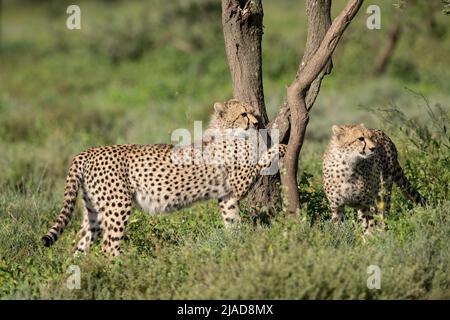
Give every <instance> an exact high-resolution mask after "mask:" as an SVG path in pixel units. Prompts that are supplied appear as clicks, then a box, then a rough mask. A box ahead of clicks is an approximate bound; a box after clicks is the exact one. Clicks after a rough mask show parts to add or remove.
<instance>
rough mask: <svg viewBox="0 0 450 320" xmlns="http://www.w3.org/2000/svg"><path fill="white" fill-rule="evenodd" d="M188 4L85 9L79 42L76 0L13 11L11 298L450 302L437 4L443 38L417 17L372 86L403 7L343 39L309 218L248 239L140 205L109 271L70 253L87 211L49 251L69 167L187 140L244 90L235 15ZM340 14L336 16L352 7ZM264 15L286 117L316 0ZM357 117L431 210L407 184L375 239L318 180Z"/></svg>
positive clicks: (446, 71)
mask: <svg viewBox="0 0 450 320" xmlns="http://www.w3.org/2000/svg"><path fill="white" fill-rule="evenodd" d="M179 2H180V3H183V4H177V3H178V2H175V1H162V0H154V1H145V3H146V4H144V1H118V0H116V1H79V2H78V3H79V5H80V7H81V11H82V29H81V30H75V31H69V30H67V29H66V28H65V20H66V17H67V15H66V13H65V11H66V8H67V6H68V5H69V4H71V2H69V1H62V0H58V1H40V2H37V3H36V2H35V1H25V0H21V1H14V2H13V1H4V5H3V8H2V13H1V14H2V30H1V31H2V37H1V42H0V45H1V47H0V50H1V51H0V70H1V76H0V150H1V151H0V298H4V299H29V298H33V299H41V298H44V299H58V298H62V299H71V298H80V299H81V298H82V299H110V298H115V299H122V298H124V299H133V298H137V299H172V298H181V299H195V298H197V299H204V298H233V299H235V298H247V299H258V298H260V299H278V298H292V299H315V298H324V299H341V298H344V299H347V298H349V299H387V298H393V299H401V298H408V299H432V298H437V299H449V298H450V286H449V280H450V276H449V274H448V270H450V249H449V243H450V215H449V214H450V202H449V183H450V171H449V168H450V150H449V148H450V135H449V132H448V130H449V128H448V126H449V123H450V121H449V110H450V103H449V102H450V94H449V92H450V64H449V62H450V61H449V60H448V48H450V37H449V33H450V29H449V27H448V26H449V25H448V21H446V20H448V17H447V16H445V15H444V14H442V12H441V10H436V12H435V17H434V19H435V23H436V26H437V27H436V28H437V29H436V30H438V32H434V33H433V32H431V31H430V30H431V29H430V30H429V29H428V27H427V24H426V23H425V22H426V21H428V20H426V18H425V17H422V15H420V14H418V13H416V12H414V14H413V15H412V18H411V19H417V23H415V24H413V23H409V24H408V25H407V26H406V28H405V30H404V33H403V35H402V38H401V40H400V43H399V47H398V48H397V49H396V51H395V52H394V56H393V60H392V63H391V64H390V66H389V68H388V71H387V73H386V74H385V75H384V76H383V77H381V78H372V77H371V76H370V75H369V74H370V72H371V69H372V67H373V65H374V62H375V59H376V56H377V53H378V52H379V51H380V50H381V49H382V44H383V43H384V40H385V38H386V35H387V32H388V26H389V21H390V17H391V15H392V14H393V10H394V8H393V7H390V6H389V5H388V4H387V3H386V2H384V1H372V3H373V4H377V3H378V4H379V5H380V6H381V8H382V29H381V30H373V31H369V30H367V29H366V27H365V18H366V15H365V8H366V7H365V6H366V5H364V6H363V8H362V9H361V12H360V13H359V14H358V16H357V18H356V19H355V21H353V22H352V24H351V25H350V27H349V28H348V30H347V31H346V34H345V37H344V40H343V41H342V42H341V43H340V44H339V45H338V49H337V52H336V53H335V55H334V70H333V73H332V75H330V76H328V77H327V78H326V79H325V81H324V83H323V86H322V90H321V93H320V95H319V98H318V100H317V102H316V105H315V106H314V109H313V111H312V112H311V121H310V125H309V131H308V134H307V137H306V142H305V145H304V147H303V153H302V155H301V171H302V174H301V175H299V185H300V188H301V197H302V202H303V206H304V208H303V209H304V210H303V211H302V213H301V215H300V216H299V217H298V218H296V219H291V218H288V217H286V215H285V213H284V212H280V214H279V215H278V216H277V217H275V218H274V219H273V221H272V222H271V225H270V226H261V225H254V224H253V223H252V222H251V219H250V218H249V217H247V216H246V215H245V212H243V215H244V217H245V219H244V220H245V223H244V225H243V226H242V228H241V229H240V230H237V231H236V232H234V233H233V234H227V233H226V232H225V230H224V229H223V226H222V223H221V220H220V219H221V218H220V215H219V214H218V210H217V208H216V204H215V202H214V201H212V202H208V203H201V204H198V205H195V206H193V207H191V208H187V209H184V210H182V211H180V212H176V213H173V214H171V215H162V216H150V215H147V214H144V213H142V212H140V211H139V210H135V211H134V215H133V216H132V221H131V223H130V225H129V227H128V230H127V232H126V236H127V238H126V240H125V243H124V254H123V256H121V257H120V258H118V259H116V260H114V261H109V260H107V259H106V258H105V257H104V256H103V255H102V254H101V253H100V250H99V248H98V247H95V248H94V249H93V251H92V252H91V253H89V254H88V255H86V256H82V257H79V258H73V257H72V255H71V253H72V252H71V250H72V242H73V241H74V239H75V236H76V232H77V231H78V226H79V224H80V220H81V210H80V208H79V207H77V209H76V217H75V218H74V219H73V220H72V222H71V224H70V225H69V227H68V228H67V229H66V231H65V233H64V235H63V236H62V237H61V238H60V239H59V240H58V241H57V242H56V244H55V245H54V246H53V247H51V248H50V249H47V248H44V247H42V246H41V243H40V238H41V236H42V235H43V234H44V233H45V232H46V231H47V229H48V227H49V226H50V224H51V223H53V221H54V219H55V217H56V215H57V213H58V211H59V207H60V205H61V199H62V194H63V186H64V182H65V174H66V170H67V165H68V162H69V161H70V158H71V157H73V156H74V155H75V154H77V153H78V152H80V151H82V150H84V149H86V148H88V147H91V146H95V145H103V144H115V143H156V142H169V141H170V133H171V131H172V130H174V129H176V128H180V127H186V128H188V129H191V130H192V129H193V121H194V120H205V121H206V120H207V119H208V117H209V114H210V111H211V108H212V105H213V103H214V102H215V101H220V100H226V99H228V98H229V97H230V96H231V80H230V75H229V71H228V66H227V64H226V56H225V50H224V48H223V38H222V35H221V18H220V8H218V7H217V6H216V5H214V3H216V1H213V0H188V1H182V2H181V1H179ZM372 3H371V4H372ZM334 5H335V6H336V8H334V10H333V12H334V13H335V14H336V13H337V12H338V10H339V9H340V7H342V6H343V5H344V2H339V3H337V2H336V4H334ZM264 8H265V18H264V19H265V34H264V43H263V49H264V76H265V78H264V85H265V95H266V101H267V105H268V111H269V115H270V116H273V115H274V114H275V113H276V111H277V109H278V107H279V106H280V104H281V103H282V101H283V99H284V95H285V86H286V85H287V84H289V83H290V81H291V80H292V78H293V77H294V75H295V71H296V68H297V64H298V59H299V57H300V54H301V50H302V46H303V45H304V43H305V39H306V29H305V26H306V21H305V13H304V12H303V3H302V1H288V0H283V1H280V0H277V1H270V0H269V1H264ZM427 12H428V11H427ZM407 13H408V12H407ZM421 19H422V20H421ZM422 21H423V24H421V23H422ZM411 25H416V26H423V28H417V27H415V28H414V27H411ZM406 88H408V89H409V90H408V89H406ZM411 90H412V91H411ZM417 93H421V94H423V95H424V97H426V99H423V97H421V96H420V95H418V94H417ZM358 122H364V123H366V125H368V126H372V127H378V128H380V129H383V130H385V131H386V132H387V133H388V134H389V135H390V136H391V137H392V138H393V140H394V141H395V142H396V144H397V146H398V149H399V154H400V161H401V163H402V166H403V167H404V169H405V172H406V174H407V176H408V177H410V179H411V181H412V182H413V184H414V185H415V186H417V188H418V189H419V190H420V192H421V193H423V194H424V195H425V196H426V197H427V198H428V199H430V205H429V206H428V207H426V208H421V207H416V206H413V205H412V204H411V203H410V202H408V201H407V200H406V198H405V197H404V196H403V195H402V194H401V193H400V192H399V190H398V189H395V190H394V195H393V207H392V212H391V215H390V216H389V218H388V225H389V228H388V230H386V231H383V232H379V233H376V234H374V235H373V236H372V237H370V238H369V239H363V238H362V236H361V234H360V232H359V231H358V228H357V226H356V225H355V223H356V219H355V215H354V213H353V212H352V211H350V210H349V211H348V212H347V213H346V214H347V219H346V222H345V224H344V226H342V227H336V226H333V225H332V224H331V223H330V221H329V208H328V204H327V201H326V199H325V197H324V193H323V191H322V186H321V178H320V174H321V172H320V166H321V160H320V159H321V158H320V157H321V154H322V152H323V150H324V148H325V145H326V143H327V140H328V138H329V135H330V131H331V130H330V127H331V124H333V123H358ZM244 211H245V210H244ZM70 265H78V266H79V267H80V270H81V289H79V290H76V289H75V290H69V289H67V287H66V280H67V278H68V277H69V274H68V273H67V270H68V268H69V266H70ZM369 265H378V266H379V267H380V268H381V273H382V280H381V289H380V290H370V289H368V288H367V286H366V281H367V278H368V276H369V275H368V274H367V267H368V266H369Z"/></svg>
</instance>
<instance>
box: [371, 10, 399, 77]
mask: <svg viewBox="0 0 450 320" xmlns="http://www.w3.org/2000/svg"><path fill="white" fill-rule="evenodd" d="M401 33H402V25H401V14H400V13H398V12H396V14H395V18H394V23H393V24H392V26H391V28H390V29H389V33H388V38H387V40H386V44H385V46H384V48H383V51H381V53H380V55H379V56H378V58H377V60H376V63H375V68H374V70H373V74H374V75H375V76H381V75H382V74H384V73H385V71H386V69H387V66H388V65H389V62H390V61H391V58H392V55H393V54H394V51H395V48H396V47H397V44H398V41H399V39H400V35H401Z"/></svg>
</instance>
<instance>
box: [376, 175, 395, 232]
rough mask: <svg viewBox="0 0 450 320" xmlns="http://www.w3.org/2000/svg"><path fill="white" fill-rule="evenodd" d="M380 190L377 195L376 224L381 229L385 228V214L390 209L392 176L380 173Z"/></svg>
mask: <svg viewBox="0 0 450 320" xmlns="http://www.w3.org/2000/svg"><path fill="white" fill-rule="evenodd" d="M381 178H382V183H381V185H382V186H381V192H380V193H379V195H378V197H377V208H376V209H377V213H378V214H377V216H378V218H377V219H376V220H377V221H376V224H378V225H379V226H380V227H381V229H385V228H386V222H385V219H386V216H387V214H388V213H389V210H390V209H391V194H392V185H393V180H392V177H390V176H388V175H384V174H383V175H382V177H381Z"/></svg>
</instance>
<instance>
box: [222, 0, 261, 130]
mask: <svg viewBox="0 0 450 320" xmlns="http://www.w3.org/2000/svg"><path fill="white" fill-rule="evenodd" d="M263 15H264V13H263V7H262V3H261V0H258V1H255V0H248V1H247V0H222V25H223V35H224V39H225V50H226V53H227V59H228V65H229V67H230V71H231V79H232V81H233V96H234V98H235V99H238V100H240V101H244V102H247V103H249V104H251V105H252V106H253V107H255V108H256V109H257V110H258V112H259V115H260V116H261V118H262V121H263V123H262V124H263V125H266V123H267V122H268V118H267V113H266V107H265V104H264V90H263V80H262V53H261V39H262V34H263V24H262V23H263Z"/></svg>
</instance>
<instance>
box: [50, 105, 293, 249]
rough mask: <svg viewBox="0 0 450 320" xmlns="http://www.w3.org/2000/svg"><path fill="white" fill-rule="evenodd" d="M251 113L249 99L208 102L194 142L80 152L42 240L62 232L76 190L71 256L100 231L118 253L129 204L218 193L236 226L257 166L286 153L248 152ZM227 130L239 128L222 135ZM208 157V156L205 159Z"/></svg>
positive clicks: (276, 149) (226, 217)
mask: <svg viewBox="0 0 450 320" xmlns="http://www.w3.org/2000/svg"><path fill="white" fill-rule="evenodd" d="M258 118H259V117H258V116H257V114H256V112H255V110H254V109H253V108H252V107H251V106H250V105H249V104H246V103H243V102H240V101H238V100H235V99H232V100H229V101H227V102H217V103H215V104H214V112H213V115H212V117H211V119H210V123H209V126H208V130H206V132H207V133H205V134H204V136H203V139H202V141H201V143H198V142H194V143H193V144H190V145H187V146H181V147H180V146H177V145H171V144H151V145H114V146H103V147H95V148H91V149H88V150H86V151H84V152H81V153H80V154H78V155H77V156H75V157H74V158H73V160H72V162H71V165H70V168H69V171H68V175H67V179H66V187H65V192H64V201H63V207H62V209H61V211H60V213H59V215H58V217H57V220H56V223H55V224H54V225H53V226H52V227H51V228H50V230H49V231H48V233H47V234H46V235H45V236H44V237H43V238H42V241H43V244H44V245H45V246H47V247H48V246H51V245H52V244H53V243H54V242H55V241H56V240H57V239H58V237H59V236H60V235H61V234H62V232H63V231H64V228H65V227H66V226H67V224H68V223H69V221H70V219H71V218H72V215H73V212H74V207H75V203H76V200H77V194H78V191H79V190H80V189H81V190H82V194H83V196H82V202H83V206H82V207H83V219H82V224H81V229H80V231H79V234H78V237H79V238H80V240H79V242H78V244H77V245H76V246H75V254H77V253H80V252H86V251H88V250H89V248H90V247H91V246H92V245H93V244H94V242H95V240H96V239H97V238H99V236H101V249H102V251H103V252H105V254H107V255H109V256H112V257H114V256H117V255H119V254H120V242H121V240H122V239H123V237H124V230H125V227H126V226H127V223H128V221H129V218H130V215H131V209H132V207H133V205H137V206H138V207H140V208H141V209H143V210H144V211H147V212H149V213H163V212H171V211H175V210H178V209H181V208H184V207H187V206H189V205H191V204H193V203H194V202H198V201H205V200H209V199H217V200H218V205H219V207H220V209H221V213H222V218H223V221H224V223H225V227H226V228H228V229H229V228H230V227H232V226H234V225H237V224H238V223H239V222H240V216H239V201H240V200H241V199H242V198H243V197H244V196H245V195H246V193H247V192H248V190H249V189H250V187H251V186H252V184H253V183H254V182H255V180H256V178H257V176H258V175H259V174H261V171H262V170H264V169H267V168H269V167H270V166H271V165H272V164H274V163H275V164H276V163H277V160H279V157H283V156H284V154H285V151H286V146H285V145H282V144H275V145H273V146H272V147H271V148H269V149H268V150H267V151H265V152H264V153H261V155H258V154H257V155H256V156H255V153H254V152H252V151H253V149H254V147H255V143H254V141H252V140H251V139H248V137H247V136H246V135H245V133H246V132H249V131H251V130H254V131H256V132H257V130H256V129H257V128H259V121H258ZM234 130H236V131H237V132H239V134H238V135H235V136H232V135H226V134H225V133H224V132H233V131H234ZM211 132H213V133H214V134H211ZM230 136H231V137H232V138H231V139H230ZM224 137H226V139H225V138H224ZM230 141H231V143H230ZM199 155H200V156H199ZM252 155H253V156H252ZM238 156H239V157H238ZM211 157H212V159H213V160H215V161H212V160H211V161H209V158H211ZM207 160H208V161H207ZM217 160H219V161H217Z"/></svg>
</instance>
